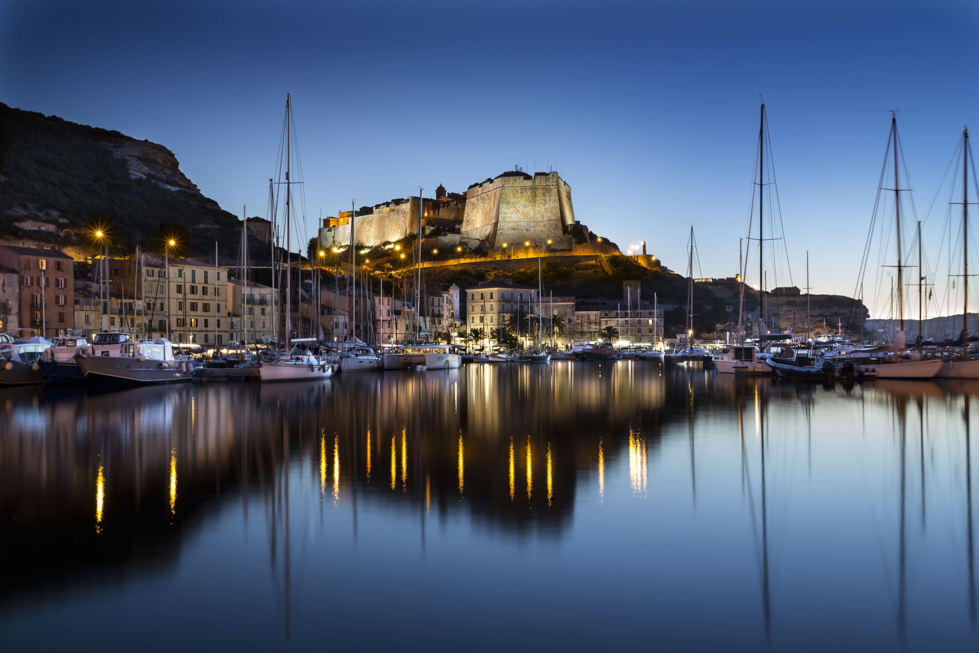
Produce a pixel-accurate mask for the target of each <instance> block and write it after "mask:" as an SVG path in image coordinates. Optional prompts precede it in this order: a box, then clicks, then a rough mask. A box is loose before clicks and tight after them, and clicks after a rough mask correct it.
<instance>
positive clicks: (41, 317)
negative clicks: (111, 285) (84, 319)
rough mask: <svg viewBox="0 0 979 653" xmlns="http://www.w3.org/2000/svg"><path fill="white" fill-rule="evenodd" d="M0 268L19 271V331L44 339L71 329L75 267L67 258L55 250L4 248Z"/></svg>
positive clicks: (0, 252) (6, 276)
mask: <svg viewBox="0 0 979 653" xmlns="http://www.w3.org/2000/svg"><path fill="white" fill-rule="evenodd" d="M0 266H3V267H4V268H7V269H13V270H18V271H19V272H20V275H19V280H18V289H19V293H18V295H19V297H17V303H18V306H17V314H18V322H19V325H18V326H19V328H33V329H37V330H38V333H40V334H41V335H42V336H44V337H45V338H53V337H55V336H58V335H63V334H65V333H67V331H68V329H71V328H72V327H73V326H74V325H73V319H74V313H73V306H74V304H75V265H74V260H73V259H72V258H71V257H70V256H68V255H67V254H65V253H64V252H60V251H58V250H56V249H42V248H36V247H14V246H12V245H6V246H3V247H0ZM7 278H12V275H5V279H4V289H5V290H6V282H7ZM8 294H11V293H8ZM7 298H8V299H11V300H13V299H14V298H13V297H12V296H10V297H7ZM10 312H11V313H12V312H13V310H12V309H10Z"/></svg>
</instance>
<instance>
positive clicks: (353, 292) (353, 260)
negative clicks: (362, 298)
mask: <svg viewBox="0 0 979 653" xmlns="http://www.w3.org/2000/svg"><path fill="white" fill-rule="evenodd" d="M354 204H356V200H350V279H351V280H352V281H353V288H351V287H350V286H349V284H348V287H347V293H348V294H349V295H350V299H351V301H352V302H353V303H352V304H351V308H350V315H349V316H348V317H347V320H348V321H349V322H350V332H351V333H352V334H353V339H352V340H351V341H350V344H351V346H353V344H354V343H356V342H357V240H356V237H357V211H356V210H355V209H354ZM361 335H363V334H361Z"/></svg>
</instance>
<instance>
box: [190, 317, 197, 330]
mask: <svg viewBox="0 0 979 653" xmlns="http://www.w3.org/2000/svg"><path fill="white" fill-rule="evenodd" d="M190 326H191V328H194V329H196V328H197V318H196V317H192V318H190Z"/></svg>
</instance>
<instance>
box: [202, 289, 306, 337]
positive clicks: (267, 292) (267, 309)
mask: <svg viewBox="0 0 979 653" xmlns="http://www.w3.org/2000/svg"><path fill="white" fill-rule="evenodd" d="M227 288H228V290H227V297H228V298H229V299H230V301H231V303H230V304H229V305H228V313H229V315H228V329H227V332H226V333H225V334H220V333H219V334H218V336H221V335H225V337H226V338H228V339H230V341H233V342H242V341H244V342H247V343H248V344H252V343H258V342H271V341H273V340H274V339H275V338H276V335H277V330H276V322H275V320H276V316H277V315H278V310H279V306H278V297H277V296H276V294H275V292H274V290H273V289H272V288H271V287H270V286H263V285H261V284H258V283H255V282H253V281H249V282H247V283H246V282H245V281H244V280H239V279H231V280H230V281H228V283H227ZM293 311H296V307H293ZM217 344H223V343H222V341H221V340H218V341H217Z"/></svg>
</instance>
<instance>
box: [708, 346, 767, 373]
mask: <svg viewBox="0 0 979 653" xmlns="http://www.w3.org/2000/svg"><path fill="white" fill-rule="evenodd" d="M714 367H715V368H717V372H718V374H745V375H760V374H769V373H770V372H771V368H770V367H769V366H768V365H766V364H765V362H764V361H760V360H758V350H757V349H755V348H754V347H749V346H740V345H735V346H733V347H730V348H726V349H722V350H721V351H719V352H717V353H716V354H714Z"/></svg>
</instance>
